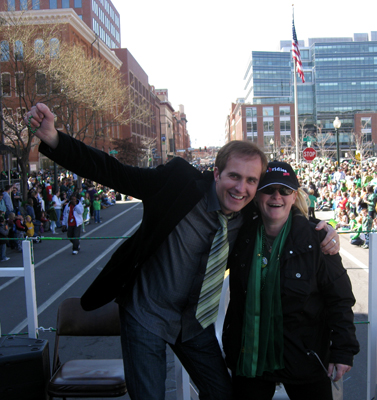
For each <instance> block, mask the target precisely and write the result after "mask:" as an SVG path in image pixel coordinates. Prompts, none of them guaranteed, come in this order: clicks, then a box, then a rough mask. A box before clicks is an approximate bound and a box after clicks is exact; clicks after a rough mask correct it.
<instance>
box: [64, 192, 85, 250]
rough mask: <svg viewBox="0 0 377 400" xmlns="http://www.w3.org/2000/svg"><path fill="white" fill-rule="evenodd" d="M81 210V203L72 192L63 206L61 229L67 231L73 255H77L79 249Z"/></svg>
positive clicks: (82, 209)
mask: <svg viewBox="0 0 377 400" xmlns="http://www.w3.org/2000/svg"><path fill="white" fill-rule="evenodd" d="M83 212H84V207H83V205H82V204H81V202H80V201H79V200H78V199H77V196H76V194H72V195H71V199H70V201H69V203H68V204H67V205H66V206H65V208H64V212H63V223H62V224H63V228H62V229H63V230H64V231H67V237H68V238H71V243H72V254H73V255H77V254H78V252H79V250H80V232H81V225H82V221H83V220H82V214H83Z"/></svg>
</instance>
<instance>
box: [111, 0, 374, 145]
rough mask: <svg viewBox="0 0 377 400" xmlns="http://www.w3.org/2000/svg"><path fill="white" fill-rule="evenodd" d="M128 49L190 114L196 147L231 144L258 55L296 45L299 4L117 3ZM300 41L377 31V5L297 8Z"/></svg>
mask: <svg viewBox="0 0 377 400" xmlns="http://www.w3.org/2000/svg"><path fill="white" fill-rule="evenodd" d="M112 2H113V4H114V6H115V7H116V8H117V10H118V11H119V12H120V19H121V35H122V38H121V40H122V47H126V48H128V49H129V51H130V52H131V53H132V54H133V56H134V57H135V58H136V60H137V61H138V62H139V64H140V65H141V67H142V68H143V69H144V71H145V72H146V73H147V75H148V77H149V83H150V84H151V85H154V86H155V87H156V89H168V90H169V100H170V102H171V103H172V105H173V107H174V108H175V109H178V105H179V104H183V105H184V106H185V112H186V115H187V120H188V130H189V134H190V137H191V143H192V146H193V147H199V146H202V147H203V146H212V145H214V146H219V145H222V144H224V125H225V119H226V116H227V114H228V113H229V109H230V105H231V103H232V102H235V101H236V98H237V97H243V96H244V95H245V92H244V90H243V87H244V83H245V82H244V81H243V77H244V74H245V70H246V64H247V61H248V59H249V56H250V52H251V51H253V50H265V51H276V50H278V45H279V41H280V40H291V38H292V1H290V2H288V1H286V0H270V1H260V2H257V1H255V0H247V1H246V0H233V1H232V2H225V1H218V0H217V1H214V0H200V1H199V0H191V1H180V0H160V1H155V0H153V1H152V0H139V1H125V0H112ZM294 5H295V6H294V9H295V25H296V32H297V37H298V39H299V40H305V43H306V44H307V40H308V38H309V37H327V36H346V37H349V36H352V35H353V33H362V32H366V33H370V32H371V31H377V19H376V9H377V6H376V2H375V0H373V1H372V0H361V1H358V2H357V3H344V2H340V1H335V0H327V1H324V0H317V1H315V2H310V1H308V0H298V1H295V2H294Z"/></svg>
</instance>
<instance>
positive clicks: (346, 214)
mask: <svg viewBox="0 0 377 400" xmlns="http://www.w3.org/2000/svg"><path fill="white" fill-rule="evenodd" d="M292 166H293V168H295V170H296V172H297V174H298V176H299V180H300V184H301V185H302V187H304V188H306V190H307V193H308V195H309V199H310V201H311V204H310V207H311V208H312V210H322V211H331V212H333V215H332V218H331V219H330V223H332V224H333V226H334V227H335V228H336V229H338V230H339V231H345V232H349V231H352V232H356V234H352V235H351V238H350V242H351V244H353V245H357V246H361V247H363V248H365V249H367V248H369V232H371V231H376V230H377V218H376V214H377V213H376V207H377V206H376V204H377V160H376V159H369V160H365V161H364V162H362V163H360V162H352V161H344V162H342V163H340V165H339V167H337V165H336V163H333V162H329V161H326V160H323V161H318V162H317V163H315V164H312V165H311V168H309V166H306V165H304V166H302V165H298V164H295V163H292ZM312 216H313V217H314V216H315V214H314V211H313V212H312Z"/></svg>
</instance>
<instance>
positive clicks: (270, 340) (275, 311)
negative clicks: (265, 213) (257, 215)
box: [236, 212, 292, 378]
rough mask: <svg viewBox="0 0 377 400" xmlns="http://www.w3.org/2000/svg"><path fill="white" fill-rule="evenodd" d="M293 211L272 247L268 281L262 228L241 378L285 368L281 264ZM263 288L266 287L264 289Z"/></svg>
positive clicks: (251, 277)
mask: <svg viewBox="0 0 377 400" xmlns="http://www.w3.org/2000/svg"><path fill="white" fill-rule="evenodd" d="M291 224H292V212H291V213H290V214H289V217H288V219H287V221H286V223H285V224H284V226H283V228H282V230H281V231H280V233H279V235H278V236H277V237H276V239H275V241H274V244H273V246H272V250H271V254H270V260H269V261H268V265H267V266H266V267H265V268H267V271H266V276H265V279H263V280H262V279H261V275H262V265H263V258H264V256H263V250H264V246H265V244H264V242H265V241H266V239H265V232H264V225H263V222H262V221H260V222H259V225H258V232H257V238H256V241H255V248H254V254H253V259H252V263H251V268H250V274H249V280H248V285H247V295H246V305H245V314H244V323H243V330H242V343H241V353H240V356H239V359H238V365H237V372H236V373H237V375H241V376H246V377H249V378H254V377H255V376H262V375H263V373H264V372H273V371H275V370H277V369H282V368H284V361H283V349H284V339H283V312H282V306H281V297H280V261H279V257H280V254H282V251H283V248H284V245H285V241H286V239H287V236H288V234H289V232H290V230H291ZM261 286H262V287H261Z"/></svg>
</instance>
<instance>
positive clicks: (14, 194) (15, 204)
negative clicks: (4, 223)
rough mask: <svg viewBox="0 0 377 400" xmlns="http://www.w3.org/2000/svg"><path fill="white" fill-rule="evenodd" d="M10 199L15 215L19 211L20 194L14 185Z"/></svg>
mask: <svg viewBox="0 0 377 400" xmlns="http://www.w3.org/2000/svg"><path fill="white" fill-rule="evenodd" d="M11 199H12V204H13V210H14V212H15V214H16V215H17V212H18V211H19V210H20V202H21V193H20V192H19V190H18V188H17V186H16V185H14V186H13V188H12V192H11Z"/></svg>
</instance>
